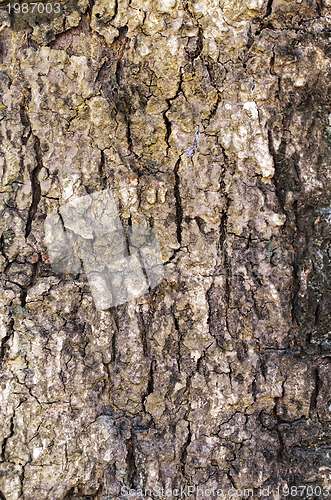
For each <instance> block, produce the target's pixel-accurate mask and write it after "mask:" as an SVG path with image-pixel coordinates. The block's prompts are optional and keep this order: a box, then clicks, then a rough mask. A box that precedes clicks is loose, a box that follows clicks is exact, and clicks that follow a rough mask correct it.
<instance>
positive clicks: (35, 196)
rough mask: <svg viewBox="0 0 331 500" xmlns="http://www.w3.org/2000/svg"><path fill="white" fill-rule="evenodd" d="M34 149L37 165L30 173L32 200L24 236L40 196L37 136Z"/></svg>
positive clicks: (40, 160)
mask: <svg viewBox="0 0 331 500" xmlns="http://www.w3.org/2000/svg"><path fill="white" fill-rule="evenodd" d="M34 150H35V155H36V161H37V165H36V167H35V168H34V169H33V170H32V172H31V174H30V178H31V189H32V202H31V205H30V208H29V212H28V219H27V222H26V228H25V238H27V237H28V236H29V234H30V232H31V226H32V221H33V219H34V216H35V214H36V212H37V208H38V205H39V201H40V196H41V188H40V183H39V179H38V176H39V172H40V170H41V169H42V168H43V162H42V152H41V148H40V141H39V138H38V137H37V136H34Z"/></svg>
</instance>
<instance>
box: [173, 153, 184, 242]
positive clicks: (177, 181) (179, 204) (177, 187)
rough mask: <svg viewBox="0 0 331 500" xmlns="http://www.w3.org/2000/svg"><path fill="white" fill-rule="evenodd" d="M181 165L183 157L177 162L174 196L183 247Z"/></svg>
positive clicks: (179, 240)
mask: <svg viewBox="0 0 331 500" xmlns="http://www.w3.org/2000/svg"><path fill="white" fill-rule="evenodd" d="M180 163H181V157H179V159H178V160H177V162H176V165H175V169H174V174H175V186H174V194H175V202H176V203H175V206H176V223H177V240H178V243H179V244H180V245H181V243H182V223H183V207H182V199H181V196H180V177H179V174H178V170H179V166H180Z"/></svg>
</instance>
